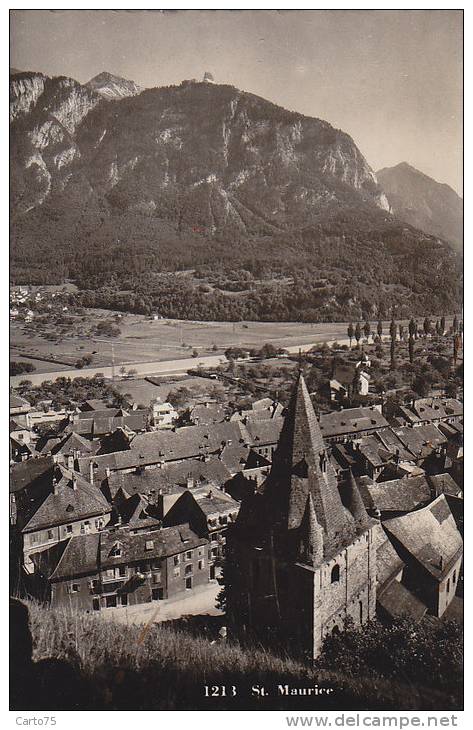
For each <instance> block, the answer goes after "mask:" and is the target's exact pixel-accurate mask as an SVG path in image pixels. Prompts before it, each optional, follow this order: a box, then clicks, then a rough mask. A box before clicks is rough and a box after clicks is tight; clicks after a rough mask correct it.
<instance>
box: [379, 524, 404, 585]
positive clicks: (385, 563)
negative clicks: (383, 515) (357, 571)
mask: <svg viewBox="0 0 473 730" xmlns="http://www.w3.org/2000/svg"><path fill="white" fill-rule="evenodd" d="M374 544H375V548H376V583H377V586H378V589H379V590H380V591H381V590H382V589H383V588H384V587H385V586H386V585H388V584H389V583H390V582H391V581H392V580H394V578H395V576H396V575H397V574H398V573H399V571H400V570H401V569H402V568H403V567H404V563H403V561H402V560H401V558H400V557H399V555H398V554H397V552H396V551H395V549H394V548H393V546H392V544H391V542H390V540H389V538H388V536H387V535H386V533H385V531H384V530H383V528H382V526H381V524H378V525H376V527H375V529H374Z"/></svg>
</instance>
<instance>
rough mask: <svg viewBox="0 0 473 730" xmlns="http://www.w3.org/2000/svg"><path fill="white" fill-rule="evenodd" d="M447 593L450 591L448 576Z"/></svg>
mask: <svg viewBox="0 0 473 730" xmlns="http://www.w3.org/2000/svg"><path fill="white" fill-rule="evenodd" d="M447 593H450V578H449V579H448V580H447Z"/></svg>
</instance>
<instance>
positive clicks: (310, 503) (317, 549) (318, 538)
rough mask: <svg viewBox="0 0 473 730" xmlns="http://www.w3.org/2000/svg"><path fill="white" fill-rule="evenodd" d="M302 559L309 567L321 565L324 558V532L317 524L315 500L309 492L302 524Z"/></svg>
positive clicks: (300, 548)
mask: <svg viewBox="0 0 473 730" xmlns="http://www.w3.org/2000/svg"><path fill="white" fill-rule="evenodd" d="M299 551H300V557H301V560H302V561H303V562H304V563H307V564H308V565H312V566H314V567H315V566H317V565H319V564H320V563H321V562H322V560H323V557H324V531H323V529H322V527H321V525H319V523H318V522H317V516H316V514H315V508H314V500H313V499H312V494H311V493H310V492H309V494H308V496H307V502H306V507H305V512H304V517H303V518H302V522H301V538H300V546H299Z"/></svg>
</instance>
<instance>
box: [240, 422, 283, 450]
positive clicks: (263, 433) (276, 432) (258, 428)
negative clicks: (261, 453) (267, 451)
mask: <svg viewBox="0 0 473 730" xmlns="http://www.w3.org/2000/svg"><path fill="white" fill-rule="evenodd" d="M283 423H284V418H281V417H280V416H279V417H278V418H271V419H270V420H263V421H248V422H247V423H246V424H245V425H246V430H247V431H248V433H249V434H250V443H251V445H252V446H255V447H258V446H266V445H271V444H274V445H276V444H277V442H278V439H279V436H280V434H281V429H282V427H283Z"/></svg>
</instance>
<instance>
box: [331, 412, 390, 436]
mask: <svg viewBox="0 0 473 730" xmlns="http://www.w3.org/2000/svg"><path fill="white" fill-rule="evenodd" d="M388 427H389V423H388V422H387V420H386V419H385V417H384V416H383V414H382V413H381V410H380V406H369V407H363V408H344V409H343V410H341V411H332V412H331V413H325V414H321V416H320V430H321V431H322V436H323V437H324V440H325V441H326V442H327V443H337V442H342V441H348V440H351V439H354V438H359V437H360V436H367V435H369V434H370V433H374V432H375V431H379V430H380V429H383V428H388Z"/></svg>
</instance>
